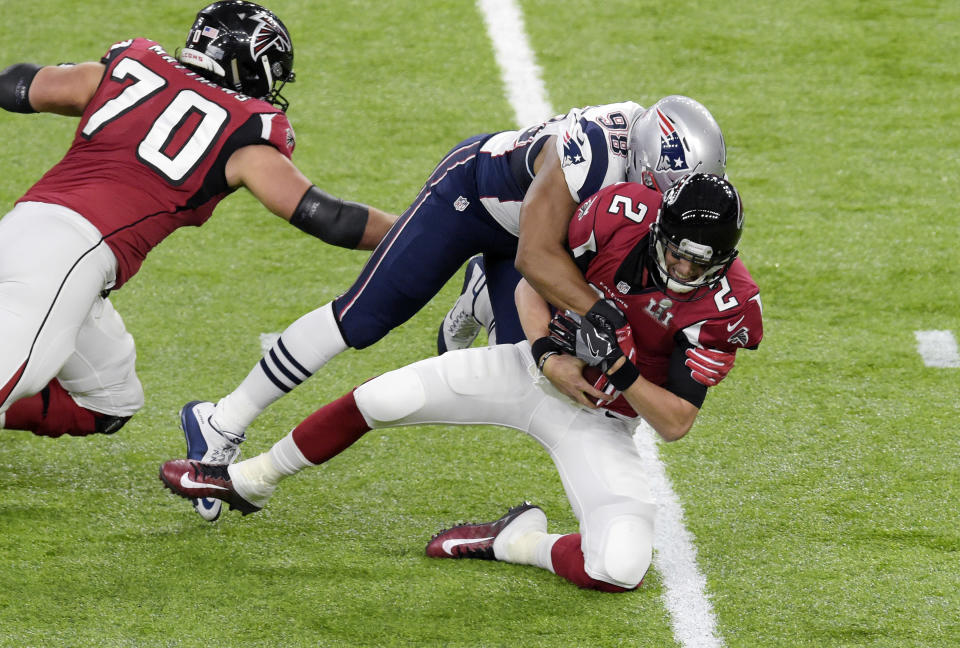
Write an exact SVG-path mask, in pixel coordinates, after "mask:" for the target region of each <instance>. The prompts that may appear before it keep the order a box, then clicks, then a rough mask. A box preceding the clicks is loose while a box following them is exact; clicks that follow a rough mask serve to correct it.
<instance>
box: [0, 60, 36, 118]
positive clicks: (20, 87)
mask: <svg viewBox="0 0 960 648" xmlns="http://www.w3.org/2000/svg"><path fill="white" fill-rule="evenodd" d="M41 67H43V66H42V65H37V64H36V63H16V64H14V65H11V66H10V67H8V68H7V69H5V70H3V71H2V72H0V108H3V109H4V110H8V111H10V112H17V113H35V112H37V111H36V110H34V109H33V106H31V105H30V96H29V95H30V84H31V83H33V77H35V76H37V72H39V71H40V68H41Z"/></svg>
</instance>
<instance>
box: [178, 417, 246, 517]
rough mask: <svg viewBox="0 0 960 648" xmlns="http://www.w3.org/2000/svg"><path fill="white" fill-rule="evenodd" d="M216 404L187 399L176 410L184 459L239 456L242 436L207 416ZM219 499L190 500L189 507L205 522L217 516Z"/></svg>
mask: <svg viewBox="0 0 960 648" xmlns="http://www.w3.org/2000/svg"><path fill="white" fill-rule="evenodd" d="M214 409H216V406H215V405H214V404H213V403H210V402H207V401H191V402H189V403H187V404H186V405H184V406H183V408H182V409H181V410H180V429H181V430H183V436H184V438H185V439H186V441H187V459H193V460H194V461H200V462H203V463H206V464H214V465H225V464H230V463H233V462H234V461H236V460H237V459H239V458H240V444H241V443H243V440H244V438H245V437H244V436H243V435H240V436H237V435H236V434H231V433H229V432H222V431H220V430H218V429H217V428H216V426H214V425H213V423H212V422H211V421H210V417H211V415H212V414H213V411H214ZM222 504H223V503H222V502H221V501H220V500H218V499H214V498H211V497H199V498H196V499H194V500H193V509H194V510H195V511H196V512H197V515H199V516H200V517H202V518H203V519H204V520H206V521H207V522H215V521H216V520H217V518H218V517H220V509H221V508H222Z"/></svg>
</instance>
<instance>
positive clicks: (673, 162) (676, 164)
mask: <svg viewBox="0 0 960 648" xmlns="http://www.w3.org/2000/svg"><path fill="white" fill-rule="evenodd" d="M657 122H658V123H659V124H660V161H659V162H658V163H657V171H679V170H684V169H689V168H690V166H689V165H688V164H687V158H686V156H685V155H684V152H683V142H681V141H680V134H679V133H677V129H676V127H674V125H673V122H672V121H671V120H670V118H669V117H667V116H666V115H664V114H663V113H662V112H661V111H660V110H657Z"/></svg>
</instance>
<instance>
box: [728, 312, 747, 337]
mask: <svg viewBox="0 0 960 648" xmlns="http://www.w3.org/2000/svg"><path fill="white" fill-rule="evenodd" d="M744 317H746V315H741V316H740V319H738V320H737V321H736V322H734V323H733V324H727V333H731V332H732V331H733V329H735V328H737V327H738V326H740V322H742V321H743V318H744Z"/></svg>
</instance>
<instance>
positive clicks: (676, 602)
mask: <svg viewBox="0 0 960 648" xmlns="http://www.w3.org/2000/svg"><path fill="white" fill-rule="evenodd" d="M656 435H657V433H656V432H655V431H654V430H653V428H652V427H650V425H649V424H648V423H647V422H646V421H644V422H643V423H642V424H640V425H639V426H638V427H637V430H636V433H635V434H634V435H633V441H634V444H635V445H636V446H637V451H638V452H639V453H640V457H641V458H642V460H643V464H644V472H645V473H646V474H647V478H648V479H649V481H650V490H651V491H652V492H653V496H654V497H655V498H656V500H657V520H656V527H655V528H656V531H655V532H654V537H653V548H654V549H655V550H656V553H655V554H654V558H653V565H654V567H656V569H657V571H658V572H660V575H661V576H662V577H663V587H664V590H665V591H664V594H663V598H664V601H665V603H666V606H667V610H668V611H669V612H670V624H671V625H672V626H673V635H674V637H676V639H677V641H678V642H680V645H682V646H686V647H687V648H720V646H723V640H722V639H721V638H720V636H719V635H718V634H717V618H716V616H715V615H714V613H713V606H712V605H711V604H710V599H709V598H707V594H706V588H707V579H706V578H705V577H704V576H703V574H701V573H700V569H699V567H697V548H696V546H694V544H693V536H692V535H691V534H690V532H689V531H687V527H686V526H685V525H684V523H683V507H682V506H681V504H680V500H679V499H678V498H677V494H676V493H675V492H674V491H673V486H671V484H670V478H669V477H668V476H667V471H666V469H665V467H664V465H663V462H662V461H660V456H659V452H658V451H657V441H656Z"/></svg>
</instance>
